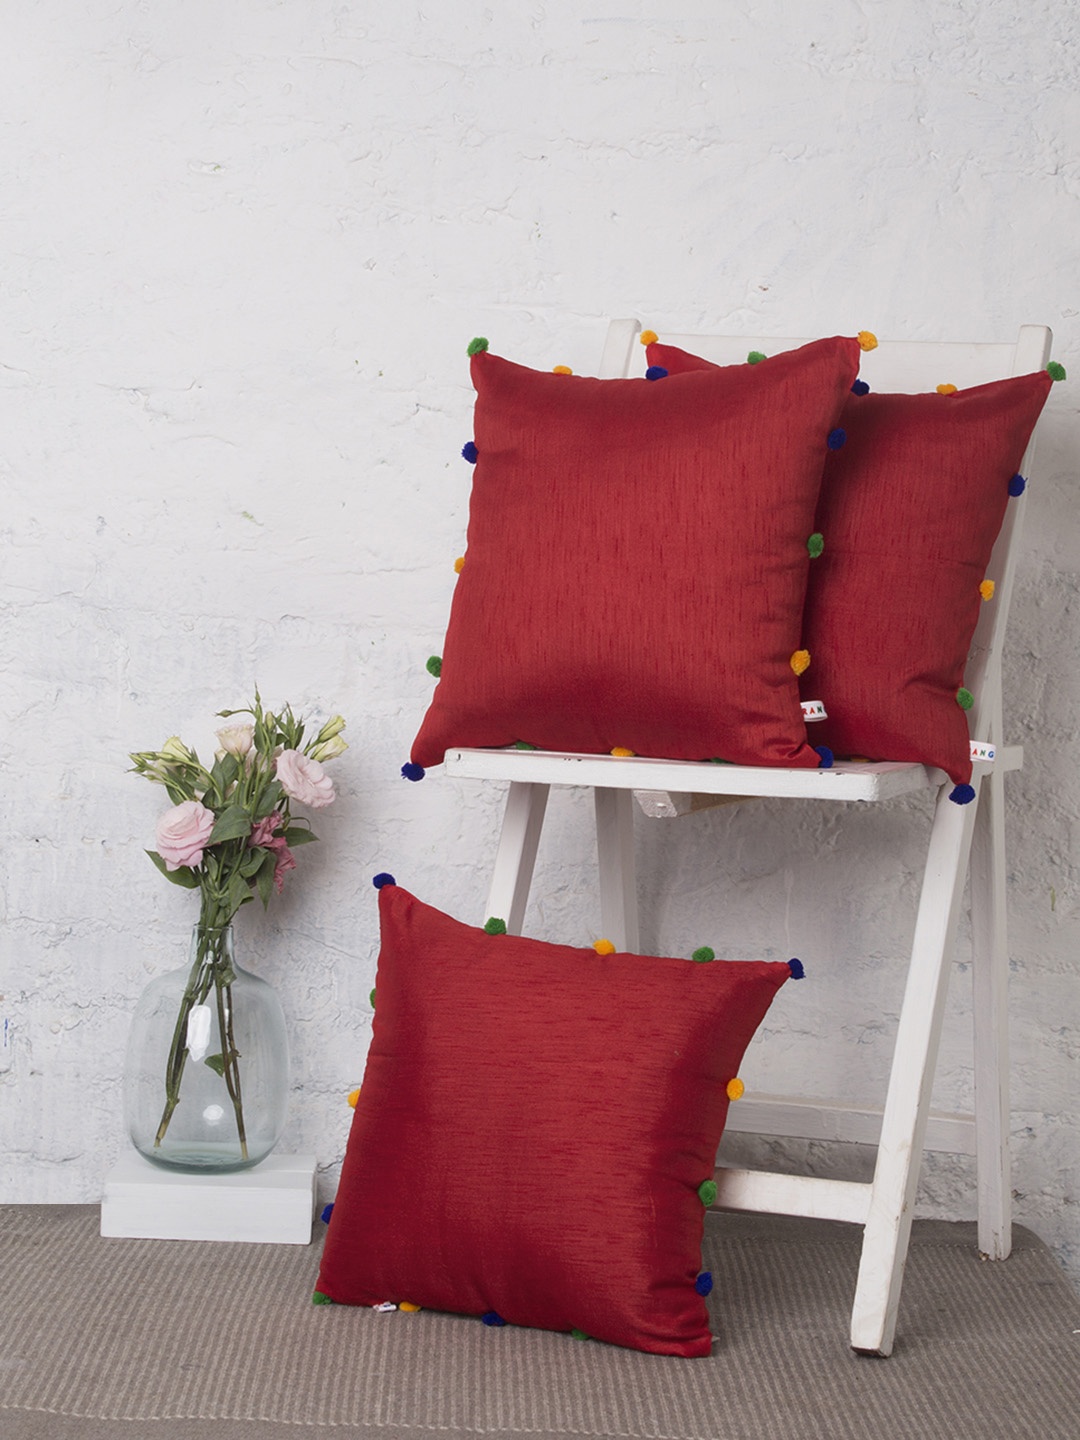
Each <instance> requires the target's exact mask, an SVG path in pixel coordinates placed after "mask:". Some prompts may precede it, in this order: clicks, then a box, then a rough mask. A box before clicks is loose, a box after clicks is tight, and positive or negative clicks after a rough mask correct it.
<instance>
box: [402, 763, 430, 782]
mask: <svg viewBox="0 0 1080 1440" xmlns="http://www.w3.org/2000/svg"><path fill="white" fill-rule="evenodd" d="M401 774H402V776H403V778H404V779H406V780H422V779H423V778H424V774H425V771H424V767H423V765H417V764H416V763H415V762H414V761H412V760H407V761H406V762H405V764H404V765H402V767H401Z"/></svg>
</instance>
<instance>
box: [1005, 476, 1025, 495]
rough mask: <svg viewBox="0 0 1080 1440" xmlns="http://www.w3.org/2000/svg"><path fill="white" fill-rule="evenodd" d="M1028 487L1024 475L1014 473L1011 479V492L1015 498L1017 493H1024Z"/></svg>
mask: <svg viewBox="0 0 1080 1440" xmlns="http://www.w3.org/2000/svg"><path fill="white" fill-rule="evenodd" d="M1026 489H1027V481H1026V480H1025V479H1024V477H1023V475H1014V476H1013V477H1012V479H1011V480H1010V481H1009V494H1010V495H1011V496H1013V498H1014V499H1015V498H1016V496H1017V495H1022V494H1023V493H1024V491H1025V490H1026Z"/></svg>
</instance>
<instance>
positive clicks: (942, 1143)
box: [726, 1091, 976, 1155]
mask: <svg viewBox="0 0 1080 1440" xmlns="http://www.w3.org/2000/svg"><path fill="white" fill-rule="evenodd" d="M883 1114H884V1111H883V1110H882V1109H881V1107H880V1106H876V1107H875V1106H871V1105H847V1104H842V1103H841V1102H840V1101H837V1100H830V1099H820V1100H818V1099H809V1098H805V1097H803V1096H797V1095H759V1094H758V1093H757V1092H756V1091H754V1092H751V1091H747V1092H746V1094H745V1095H744V1096H743V1097H742V1099H741V1100H740V1101H739V1102H738V1104H734V1105H732V1106H731V1108H730V1109H729V1110H728V1118H727V1127H726V1128H727V1129H728V1130H729V1131H731V1132H733V1133H736V1134H744V1135H782V1136H785V1137H787V1138H795V1139H799V1140H838V1141H843V1142H844V1143H846V1144H853V1145H876V1144H877V1143H878V1141H879V1140H880V1138H881V1120H882V1115H883ZM975 1147H976V1140H975V1116H974V1115H962V1114H957V1113H954V1112H947V1111H940V1110H931V1112H930V1114H929V1116H928V1118H927V1122H926V1137H925V1139H924V1141H923V1148H924V1149H925V1150H938V1151H942V1152H944V1153H946V1154H949V1155H974V1154H975V1153H976V1148H975Z"/></svg>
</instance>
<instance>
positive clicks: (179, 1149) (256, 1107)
mask: <svg viewBox="0 0 1080 1440" xmlns="http://www.w3.org/2000/svg"><path fill="white" fill-rule="evenodd" d="M288 1095H289V1055H288V1041H287V1038H286V1034H285V1017H284V1015H283V1014H282V1010H281V1005H280V1003H279V1001H278V998H277V994H276V993H275V991H274V989H273V987H272V986H271V985H268V984H267V983H266V981H265V980H262V979H260V978H259V976H257V975H252V974H250V973H249V972H248V971H246V970H242V969H241V968H240V966H239V965H237V963H236V957H235V954H234V951H233V930H232V926H231V925H227V926H224V927H222V928H219V929H212V928H209V927H205V926H202V925H196V926H195V929H194V931H193V932H192V937H191V957H190V961H189V964H188V965H187V966H185V967H183V968H181V969H179V970H172V971H169V972H168V974H165V975H159V976H158V977H157V979H155V980H152V981H151V982H150V984H149V985H148V986H147V987H146V989H145V990H144V991H143V993H142V995H141V997H140V999H139V1002H138V1004H137V1005H136V1007H135V1013H134V1015H133V1017H132V1022H131V1033H130V1037H129V1039H128V1047H127V1059H126V1063H125V1067H124V1110H125V1117H126V1120H127V1127H128V1132H129V1134H130V1136H131V1139H132V1143H133V1144H134V1146H135V1148H136V1150H138V1151H139V1153H140V1154H141V1155H144V1156H145V1157H146V1159H147V1160H152V1161H153V1162H154V1163H155V1164H156V1165H162V1166H164V1167H166V1168H167V1169H172V1170H183V1171H187V1172H189V1173H192V1172H194V1173H203V1172H206V1171H219V1172H224V1171H230V1170H245V1169H247V1168H249V1167H250V1166H252V1165H257V1164H258V1163H259V1161H260V1160H263V1159H265V1157H266V1156H267V1155H269V1154H270V1152H271V1150H273V1148H274V1146H275V1145H276V1144H277V1142H278V1140H279V1139H280V1137H281V1132H282V1130H283V1129H284V1126H285V1116H286V1111H287V1108H288Z"/></svg>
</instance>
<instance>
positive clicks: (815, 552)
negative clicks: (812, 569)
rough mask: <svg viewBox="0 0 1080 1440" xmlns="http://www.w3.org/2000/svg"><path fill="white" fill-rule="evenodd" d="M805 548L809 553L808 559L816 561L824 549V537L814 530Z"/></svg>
mask: <svg viewBox="0 0 1080 1440" xmlns="http://www.w3.org/2000/svg"><path fill="white" fill-rule="evenodd" d="M806 548H807V550H809V552H810V559H811V560H816V559H817V558H818V556H819V555H820V554H821V553H822V551H823V550H824V549H825V536H824V535H822V533H821V531H820V530H815V531H814V533H813V535H811V536H810V538H809V539H808V540H807V542H806Z"/></svg>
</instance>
